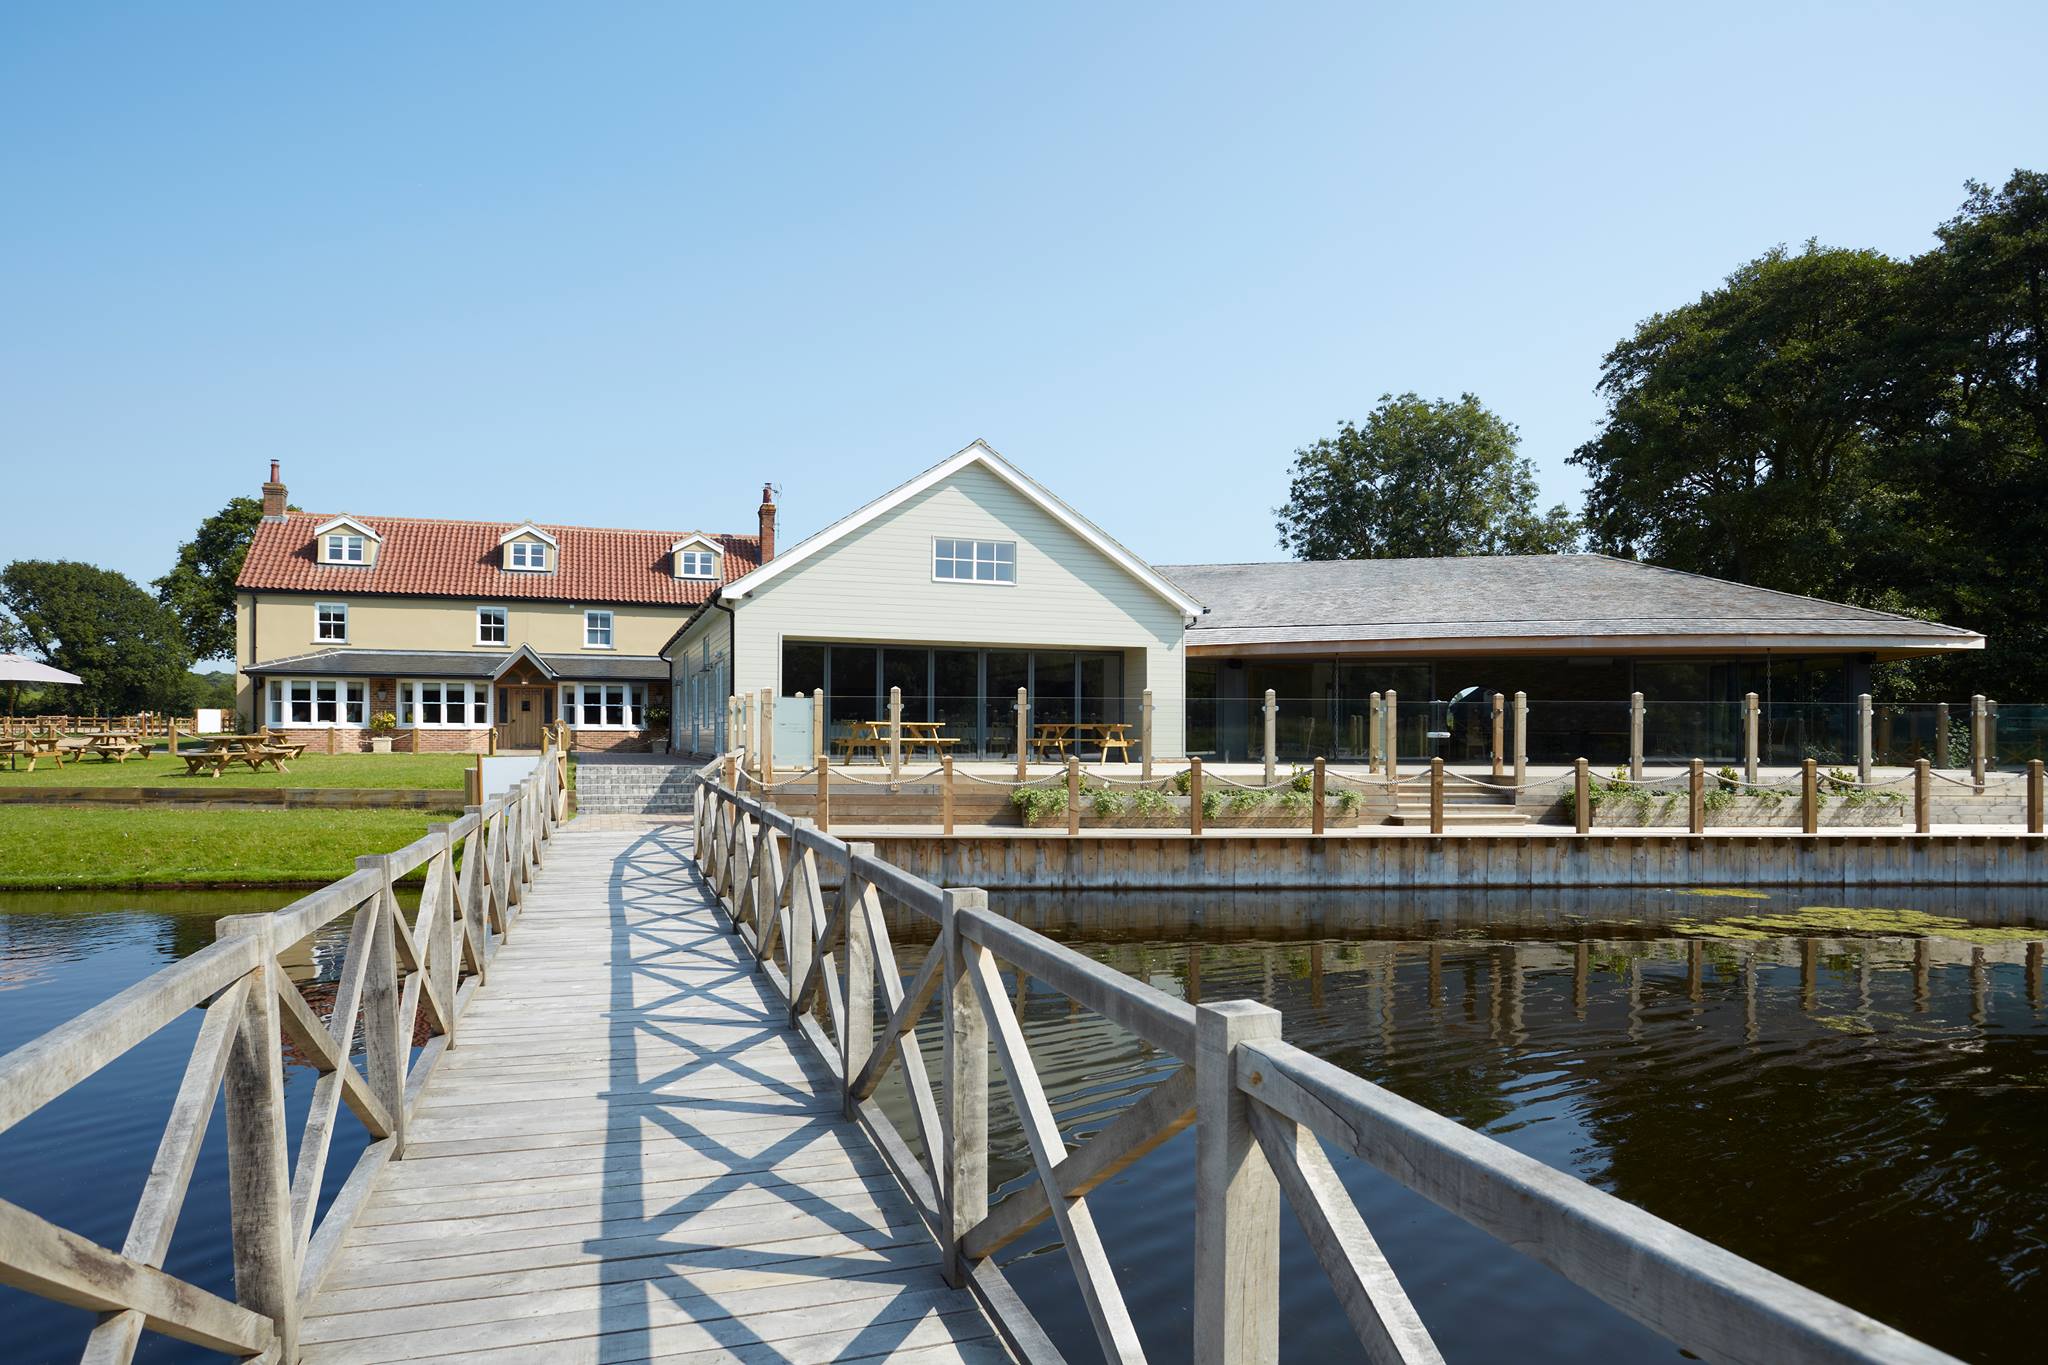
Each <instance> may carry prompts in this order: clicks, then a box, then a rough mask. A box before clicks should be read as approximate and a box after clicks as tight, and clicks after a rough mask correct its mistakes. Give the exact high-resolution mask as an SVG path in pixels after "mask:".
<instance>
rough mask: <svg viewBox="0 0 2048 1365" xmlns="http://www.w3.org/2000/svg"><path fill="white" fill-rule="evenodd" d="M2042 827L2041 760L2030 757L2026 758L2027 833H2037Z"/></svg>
mask: <svg viewBox="0 0 2048 1365" xmlns="http://www.w3.org/2000/svg"><path fill="white" fill-rule="evenodd" d="M2042 828H2043V826H2042V810H2041V760H2040V759H2038V758H2030V759H2028V760H2027V833H2029V834H2039V833H2041V831H2042Z"/></svg>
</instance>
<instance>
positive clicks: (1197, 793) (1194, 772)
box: [1188, 758, 1202, 834]
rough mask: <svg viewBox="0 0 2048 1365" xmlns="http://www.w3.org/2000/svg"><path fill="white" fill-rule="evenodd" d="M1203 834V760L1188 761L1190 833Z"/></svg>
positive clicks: (1192, 759)
mask: <svg viewBox="0 0 2048 1365" xmlns="http://www.w3.org/2000/svg"><path fill="white" fill-rule="evenodd" d="M1201 832H1202V760H1201V759H1199V758H1190V759H1189V760H1188V833H1190V834H1200V833H1201Z"/></svg>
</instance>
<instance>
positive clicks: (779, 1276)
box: [586, 824, 1001, 1361]
mask: <svg viewBox="0 0 2048 1365" xmlns="http://www.w3.org/2000/svg"><path fill="white" fill-rule="evenodd" d="M689 841H690V832H689V829H688V827H687V826H686V825H681V824H677V825H670V826H663V827H658V828H656V829H654V830H651V831H649V832H647V833H646V834H644V835H642V836H640V837H637V838H635V839H634V840H633V841H632V842H631V843H630V844H629V845H628V846H627V847H626V848H625V849H624V850H622V851H621V852H620V853H619V854H618V855H617V856H616V858H614V860H613V862H612V866H611V873H610V878H609V882H608V885H607V887H606V894H607V896H608V910H609V916H608V922H609V925H610V934H611V941H610V944H609V945H608V948H609V953H610V960H609V966H610V971H609V975H610V983H611V986H610V990H611V995H610V1001H609V1012H608V1017H609V1021H610V1024H611V1027H612V1032H611V1033H610V1035H609V1044H608V1045H609V1048H610V1057H609V1083H608V1085H607V1087H606V1089H605V1091H604V1094H603V1100H604V1112H605V1114H606V1132H605V1142H606V1147H605V1153H606V1158H605V1159H606V1169H605V1172H604V1177H605V1178H604V1185H605V1187H606V1188H607V1189H610V1190H638V1191H639V1192H640V1197H639V1198H638V1199H637V1200H633V1201H624V1200H622V1201H620V1202H619V1203H617V1204H615V1205H613V1204H608V1205H607V1206H606V1210H605V1215H604V1218H603V1220H602V1225H601V1232H600V1234H599V1236H598V1237H597V1238H596V1239H594V1240H593V1241H592V1242H590V1243H589V1244H587V1247H586V1249H587V1250H588V1251H589V1252H591V1253H592V1254H595V1255H599V1256H601V1257H603V1258H604V1260H605V1265H604V1270H603V1273H602V1274H601V1276H600V1280H601V1283H602V1284H603V1285H604V1291H603V1297H602V1300H601V1306H600V1313H599V1322H598V1324H597V1332H598V1337H599V1340H598V1343H597V1349H596V1352H595V1353H594V1358H596V1359H600V1360H608V1361H627V1360H639V1359H644V1358H650V1357H655V1356H666V1355H669V1354H670V1353H672V1352H674V1351H675V1350H676V1349H677V1348H678V1346H679V1345H680V1344H681V1343H680V1342H679V1341H678V1337H677V1334H676V1332H675V1331H674V1330H672V1329H673V1328H674V1326H675V1325H676V1324H677V1323H678V1321H679V1320H683V1321H687V1322H689V1323H692V1324H694V1325H695V1327H696V1329H697V1330H694V1331H687V1332H684V1333H683V1334H682V1339H683V1340H687V1341H688V1342H689V1343H690V1344H689V1345H687V1346H683V1347H682V1349H683V1350H685V1351H696V1350H703V1351H716V1352H717V1353H718V1354H719V1355H720V1356H721V1357H722V1358H726V1359H738V1360H744V1361H796V1360H804V1361H812V1360H823V1359H835V1360H846V1359H857V1358H862V1357H876V1356H885V1355H889V1354H892V1353H895V1352H899V1351H903V1350H909V1349H915V1348H920V1347H922V1348H928V1349H929V1351H930V1353H931V1356H932V1358H947V1357H950V1358H959V1349H960V1345H966V1346H967V1349H968V1353H969V1354H971V1355H973V1356H976V1357H980V1356H982V1355H984V1354H987V1355H988V1356H989V1357H990V1358H1001V1355H1000V1353H999V1352H997V1351H996V1350H995V1349H994V1346H993V1343H992V1342H987V1343H986V1344H983V1339H985V1338H986V1337H987V1335H988V1332H987V1327H986V1324H985V1323H983V1322H982V1321H980V1320H979V1317H978V1314H977V1315H975V1316H974V1318H973V1319H972V1320H971V1321H970V1320H968V1319H967V1318H965V1317H963V1316H962V1314H963V1310H965V1311H966V1312H972V1309H971V1305H970V1303H969V1301H968V1300H967V1299H966V1298H965V1297H964V1296H963V1295H960V1294H959V1293H958V1292H957V1291H952V1290H948V1289H946V1287H945V1285H944V1283H943V1281H942V1280H941V1279H940V1277H939V1274H938V1270H937V1249H936V1247H935V1246H934V1245H933V1244H932V1243H931V1241H930V1239H929V1237H928V1236H927V1234H926V1232H925V1229H924V1228H923V1226H922V1224H921V1223H920V1222H919V1221H918V1219H917V1217H916V1215H915V1213H914V1212H913V1210H912V1209H911V1208H910V1206H909V1204H908V1202H907V1201H906V1200H905V1199H904V1197H903V1196H902V1194H901V1193H900V1191H899V1190H898V1189H897V1188H896V1186H895V1185H894V1182H893V1178H892V1177H891V1176H889V1174H888V1172H887V1170H886V1169H885V1168H884V1166H883V1165H882V1163H881V1160H880V1158H879V1157H878V1156H877V1155H876V1154H875V1153H873V1151H872V1150H871V1148H870V1147H869V1145H868V1142H867V1139H866V1137H865V1136H864V1135H863V1134H861V1133H860V1132H859V1130H858V1128H857V1127H856V1126H855V1125H853V1124H850V1123H847V1122H845V1121H843V1120H842V1119H841V1117H840V1115H839V1113H838V1111H837V1105H836V1099H835V1098H834V1094H833V1090H832V1086H831V1081H830V1073H829V1071H828V1070H827V1069H826V1068H825V1067H824V1065H823V1064H822V1063H821V1062H820V1061H819V1060H818V1059H817V1058H815V1056H813V1055H811V1054H810V1052H809V1048H808V1045H807V1044H806V1043H804V1042H803V1041H802V1040H801V1038H800V1037H799V1036H798V1035H797V1034H796V1033H795V1032H794V1031H793V1030H791V1029H790V1028H789V1027H788V1015H787V1007H786V1006H782V1005H780V1003H779V1001H778V999H777V997H776V996H775V994H774V992H773V990H772V988H771V987H770V986H769V985H768V984H767V982H766V980H765V978H763V977H761V976H760V975H759V974H757V972H756V969H755V967H754V964H753V961H752V958H751V956H750V955H749V954H748V953H747V951H746V949H745V948H744V946H743V945H742V944H741V942H740V941H739V940H738V939H737V938H736V937H735V936H734V935H733V934H731V933H730V932H729V931H728V930H727V928H726V923H727V922H726V919H725V917H724V915H723V913H722V911H721V910H720V909H719V908H718V906H717V902H716V899H715V897H714V896H713V894H712V892H711V890H710V888H709V887H708V886H707V885H706V884H705V882H704V880H703V878H702V877H701V876H700V875H699V874H698V872H697V869H696V867H695V865H694V864H693V863H692V862H691V861H690V858H689V849H690V843H689ZM684 1169H687V1171H688V1174H687V1175H686V1176H685V1177H684V1178H683V1179H680V1180H678V1179H676V1178H675V1177H676V1176H677V1175H678V1174H681V1173H682V1171H683V1170H684ZM671 1194H673V1195H674V1197H673V1198H671V1197H669V1196H670V1195H671ZM650 1257H651V1258H653V1264H651V1265H650V1264H649V1261H648V1258H650ZM629 1286H630V1287H629ZM665 1328H666V1329H670V1330H664V1329H665ZM955 1343H959V1345H956V1344H955ZM919 1354H920V1358H923V1357H924V1355H925V1352H924V1351H920V1352H919Z"/></svg>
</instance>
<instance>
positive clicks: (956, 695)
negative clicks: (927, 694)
mask: <svg viewBox="0 0 2048 1365" xmlns="http://www.w3.org/2000/svg"><path fill="white" fill-rule="evenodd" d="M981 710H982V708H981V651H979V650H975V649H935V650H933V651H932V719H933V720H935V721H937V722H939V723H940V724H941V725H943V726H945V727H946V728H945V731H944V734H945V736H946V738H948V739H957V740H959V741H960V742H959V743H958V744H955V745H954V746H953V749H952V752H953V756H954V757H955V758H978V757H980V756H981V753H982V735H981Z"/></svg>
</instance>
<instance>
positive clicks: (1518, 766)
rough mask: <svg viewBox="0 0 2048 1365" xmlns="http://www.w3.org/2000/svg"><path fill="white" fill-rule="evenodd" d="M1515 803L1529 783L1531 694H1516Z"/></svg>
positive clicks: (1519, 799)
mask: <svg viewBox="0 0 2048 1365" xmlns="http://www.w3.org/2000/svg"><path fill="white" fill-rule="evenodd" d="M1514 735H1515V749H1514V754H1515V801H1516V802H1517V803H1518V804H1519V803H1520V802H1521V799H1522V787H1523V786H1524V785H1526V784H1527V783H1528V781H1529V694H1528V693H1527V692H1517V693H1515V729H1514Z"/></svg>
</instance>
